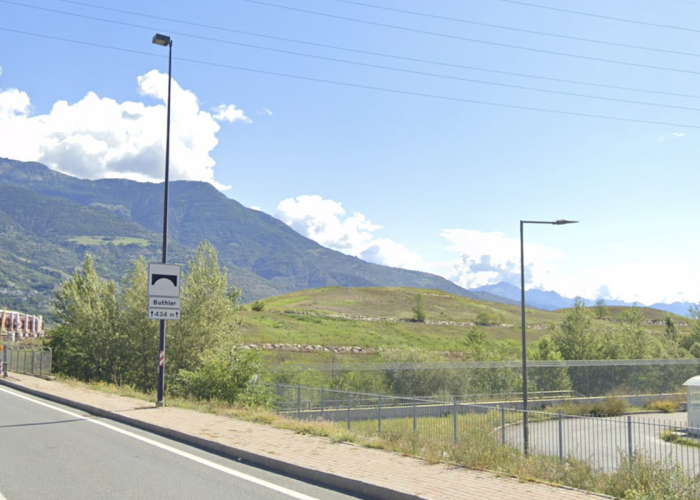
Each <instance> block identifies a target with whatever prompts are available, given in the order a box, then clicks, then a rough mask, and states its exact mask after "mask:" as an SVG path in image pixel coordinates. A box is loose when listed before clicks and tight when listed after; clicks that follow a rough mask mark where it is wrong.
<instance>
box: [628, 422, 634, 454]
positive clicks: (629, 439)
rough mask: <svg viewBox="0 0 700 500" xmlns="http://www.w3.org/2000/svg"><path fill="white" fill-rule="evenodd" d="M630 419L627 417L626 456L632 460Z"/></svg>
mask: <svg viewBox="0 0 700 500" xmlns="http://www.w3.org/2000/svg"><path fill="white" fill-rule="evenodd" d="M633 452H634V450H633V449H632V417H631V416H629V415H627V455H628V456H629V458H630V460H631V459H632V453H633Z"/></svg>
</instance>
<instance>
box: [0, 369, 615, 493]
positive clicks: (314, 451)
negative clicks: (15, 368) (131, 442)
mask: <svg viewBox="0 0 700 500" xmlns="http://www.w3.org/2000/svg"><path fill="white" fill-rule="evenodd" d="M0 384H3V385H8V386H12V387H16V388H18V389H20V390H24V391H27V392H31V393H34V394H36V395H38V396H42V397H46V398H48V399H52V400H54V401H57V402H60V403H64V404H67V405H70V406H73V407H76V408H79V409H82V410H84V411H86V412H88V413H92V414H95V415H98V416H102V417H105V418H109V419H113V420H118V421H121V422H125V423H128V424H130V425H133V426H135V427H139V428H143V429H146V430H150V431H154V432H156V433H158V434H161V435H165V436H169V437H174V438H176V439H178V440H181V441H184V442H187V443H190V444H195V445H197V446H200V447H203V448H206V449H210V450H212V451H216V452H219V453H223V454H226V455H228V456H232V457H236V458H240V459H242V460H246V461H249V462H251V463H254V464H257V465H261V466H265V467H269V468H271V469H273V470H278V471H280V472H283V473H287V474H291V475H294V476H296V477H300V478H302V479H307V480H312V481H317V482H319V483H322V484H327V485H329V486H333V487H336V488H343V489H346V490H349V491H353V492H356V493H360V494H366V495H370V496H376V497H377V498H381V499H387V500H394V499H397V500H400V499H411V500H417V499H423V500H458V499H459V500H461V499H481V500H486V499H493V498H497V499H499V500H511V499H513V500H516V499H517V500H583V499H587V500H594V499H596V498H597V499H601V498H608V497H603V496H600V495H594V494H589V493H585V492H581V491H575V490H570V489H566V488H557V487H553V486H547V485H543V484H536V483H528V482H520V481H518V480H517V479H513V478H510V477H500V476H498V475H496V474H493V473H489V472H479V471H472V470H467V469H463V468H460V467H451V466H446V465H429V464H427V463H426V462H424V461H422V460H419V459H415V458H409V457H404V456H401V455H398V454H396V453H390V452H386V451H380V450H373V449H369V448H363V447H361V446H357V445H353V444H344V443H331V442H330V440H328V439H327V438H319V437H314V436H306V435H300V434H296V433H294V432H293V431H287V430H281V429H274V428H272V427H268V426H265V425H259V424H253V423H249V422H243V421H239V420H234V419H230V418H226V417H219V416H216V415H210V414H206V413H199V412H195V411H191V410H183V409H180V408H170V407H164V408H155V406H154V405H153V404H151V403H148V402H145V401H141V400H138V399H132V398H127V397H122V396H115V395H110V394H105V393H102V392H99V391H92V390H87V389H82V388H79V387H72V386H70V385H68V384H65V383H62V382H58V381H47V380H43V379H39V378H35V377H29V376H26V375H17V374H12V373H11V374H10V377H9V378H8V379H1V378H0Z"/></svg>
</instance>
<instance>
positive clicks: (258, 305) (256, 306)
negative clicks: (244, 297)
mask: <svg viewBox="0 0 700 500" xmlns="http://www.w3.org/2000/svg"><path fill="white" fill-rule="evenodd" d="M250 309H251V310H253V311H255V312H260V311H262V310H263V309H265V302H263V301H262V300H256V301H255V302H253V303H252V304H251V306H250Z"/></svg>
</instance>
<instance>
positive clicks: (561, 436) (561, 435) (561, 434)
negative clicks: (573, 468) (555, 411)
mask: <svg viewBox="0 0 700 500" xmlns="http://www.w3.org/2000/svg"><path fill="white" fill-rule="evenodd" d="M563 461H564V432H563V426H562V420H561V410H559V463H562V462H563Z"/></svg>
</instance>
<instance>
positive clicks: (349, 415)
mask: <svg viewBox="0 0 700 500" xmlns="http://www.w3.org/2000/svg"><path fill="white" fill-rule="evenodd" d="M348 430H350V390H348Z"/></svg>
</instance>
